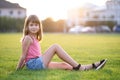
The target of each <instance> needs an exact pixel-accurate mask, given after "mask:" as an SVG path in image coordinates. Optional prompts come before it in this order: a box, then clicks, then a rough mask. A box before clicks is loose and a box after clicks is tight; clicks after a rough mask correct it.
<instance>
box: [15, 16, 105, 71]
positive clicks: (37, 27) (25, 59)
mask: <svg viewBox="0 0 120 80" xmlns="http://www.w3.org/2000/svg"><path fill="white" fill-rule="evenodd" d="M42 34H43V32H42V24H41V22H40V21H39V19H38V17H37V16H36V15H30V16H29V17H28V18H26V20H25V23H24V29H23V39H22V55H21V57H20V60H19V62H18V65H17V68H16V69H17V70H19V69H22V68H23V67H24V65H26V67H27V68H28V69H30V70H40V69H64V70H89V69H96V70H98V69H101V68H102V67H103V66H104V65H105V63H106V60H107V59H103V60H101V61H99V62H95V63H92V64H88V65H81V64H79V63H77V62H76V61H75V60H74V59H72V58H71V56H69V55H68V54H67V53H66V52H65V51H64V49H63V48H62V47H61V46H60V45H58V44H53V45H52V46H50V47H49V48H48V50H46V51H45V53H44V54H42V53H41V48H40V46H39V41H41V40H42ZM55 54H56V55H57V56H58V57H59V58H60V59H62V60H63V61H64V62H51V59H52V58H53V56H54V55H55Z"/></svg>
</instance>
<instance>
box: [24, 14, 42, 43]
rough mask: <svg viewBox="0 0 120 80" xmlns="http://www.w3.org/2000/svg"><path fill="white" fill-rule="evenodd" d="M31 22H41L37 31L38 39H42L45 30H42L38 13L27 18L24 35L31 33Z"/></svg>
mask: <svg viewBox="0 0 120 80" xmlns="http://www.w3.org/2000/svg"><path fill="white" fill-rule="evenodd" d="M30 22H33V23H37V24H39V31H38V32H37V39H38V41H41V40H42V35H43V30H42V23H41V22H40V20H39V19H38V17H37V16H36V15H30V16H29V17H27V18H26V19H25V23H24V28H23V37H24V36H26V35H28V34H29V29H28V24H29V23H30Z"/></svg>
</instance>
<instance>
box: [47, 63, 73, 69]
mask: <svg viewBox="0 0 120 80" xmlns="http://www.w3.org/2000/svg"><path fill="white" fill-rule="evenodd" d="M72 68H73V67H72V66H71V65H69V64H68V63H66V62H50V63H49V65H48V69H64V70H72Z"/></svg>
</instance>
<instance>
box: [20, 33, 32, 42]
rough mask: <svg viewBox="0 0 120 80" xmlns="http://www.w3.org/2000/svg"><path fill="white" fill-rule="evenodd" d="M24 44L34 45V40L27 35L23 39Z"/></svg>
mask: <svg viewBox="0 0 120 80" xmlns="http://www.w3.org/2000/svg"><path fill="white" fill-rule="evenodd" d="M22 42H30V43H32V42H33V39H32V38H31V36H29V35H26V36H24V37H23V40H22Z"/></svg>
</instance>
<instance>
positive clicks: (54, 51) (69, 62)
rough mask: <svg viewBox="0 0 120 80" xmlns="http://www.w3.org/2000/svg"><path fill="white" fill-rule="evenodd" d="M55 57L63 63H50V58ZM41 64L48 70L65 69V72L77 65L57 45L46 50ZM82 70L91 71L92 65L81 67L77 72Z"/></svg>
mask: <svg viewBox="0 0 120 80" xmlns="http://www.w3.org/2000/svg"><path fill="white" fill-rule="evenodd" d="M55 54H56V55H57V56H58V57H59V58H60V59H62V60H63V61H65V62H51V60H52V58H53V56H54V55H55ZM43 63H44V65H45V67H46V68H48V69H67V70H72V69H73V67H76V66H78V63H77V62H76V61H75V60H73V59H72V58H71V57H70V56H69V55H68V54H67V52H65V50H64V49H63V48H62V47H61V46H59V45H57V44H54V45H52V46H51V47H50V48H48V50H47V51H46V52H45V53H44V55H43ZM95 64H96V65H99V62H96V63H95ZM84 69H87V70H89V69H92V65H91V64H88V65H81V67H80V69H79V70H84Z"/></svg>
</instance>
